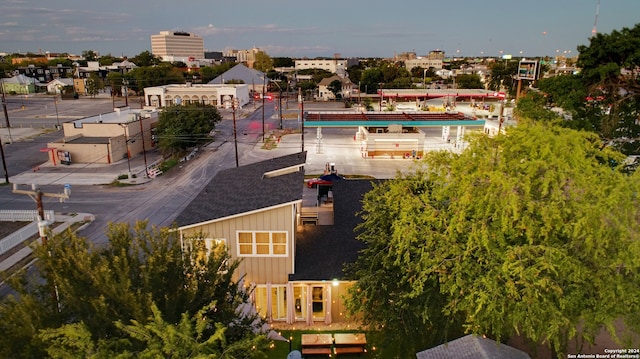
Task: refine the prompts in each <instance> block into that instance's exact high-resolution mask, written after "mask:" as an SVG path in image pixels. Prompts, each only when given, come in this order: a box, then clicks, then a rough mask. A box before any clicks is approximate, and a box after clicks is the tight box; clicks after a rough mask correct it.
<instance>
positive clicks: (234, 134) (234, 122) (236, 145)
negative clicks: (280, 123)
mask: <svg viewBox="0 0 640 359" xmlns="http://www.w3.org/2000/svg"><path fill="white" fill-rule="evenodd" d="M236 102H237V100H236V99H234V100H233V102H232V103H231V109H232V110H233V143H234V145H235V149H236V167H239V163H238V133H237V132H236ZM262 108H263V111H264V107H262Z"/></svg>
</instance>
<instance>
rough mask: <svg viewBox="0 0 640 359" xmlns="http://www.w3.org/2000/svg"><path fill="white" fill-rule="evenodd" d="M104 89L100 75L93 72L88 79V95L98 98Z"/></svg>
mask: <svg viewBox="0 0 640 359" xmlns="http://www.w3.org/2000/svg"><path fill="white" fill-rule="evenodd" d="M103 88H104V84H103V83H102V80H101V79H100V78H99V77H98V74H96V73H95V72H92V73H91V74H90V75H89V78H88V79H87V95H90V96H91V97H94V98H95V97H96V95H97V94H98V92H99V91H100V89H103Z"/></svg>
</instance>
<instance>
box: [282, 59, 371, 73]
mask: <svg viewBox="0 0 640 359" xmlns="http://www.w3.org/2000/svg"><path fill="white" fill-rule="evenodd" d="M358 62H359V60H358V59H312V60H307V59H303V60H296V61H295V67H296V71H300V70H307V69H320V70H326V71H328V72H331V73H333V74H336V75H338V76H340V77H346V74H347V69H348V68H349V67H350V66H354V65H357V64H358Z"/></svg>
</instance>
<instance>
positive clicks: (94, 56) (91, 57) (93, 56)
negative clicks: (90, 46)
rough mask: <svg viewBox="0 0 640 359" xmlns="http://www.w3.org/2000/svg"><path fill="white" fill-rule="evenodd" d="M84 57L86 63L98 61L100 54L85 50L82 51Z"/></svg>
mask: <svg viewBox="0 0 640 359" xmlns="http://www.w3.org/2000/svg"><path fill="white" fill-rule="evenodd" d="M82 57H83V58H84V59H85V60H86V61H96V60H98V54H97V53H96V52H95V51H93V50H83V51H82Z"/></svg>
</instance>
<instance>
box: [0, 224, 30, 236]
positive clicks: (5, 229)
mask: <svg viewBox="0 0 640 359" xmlns="http://www.w3.org/2000/svg"><path fill="white" fill-rule="evenodd" d="M29 223H31V222H8V221H1V222H0V239H2V238H4V237H6V236H8V235H10V234H11V233H13V232H16V231H17V230H19V229H21V228H22V227H24V226H26V225H27V224H29Z"/></svg>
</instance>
